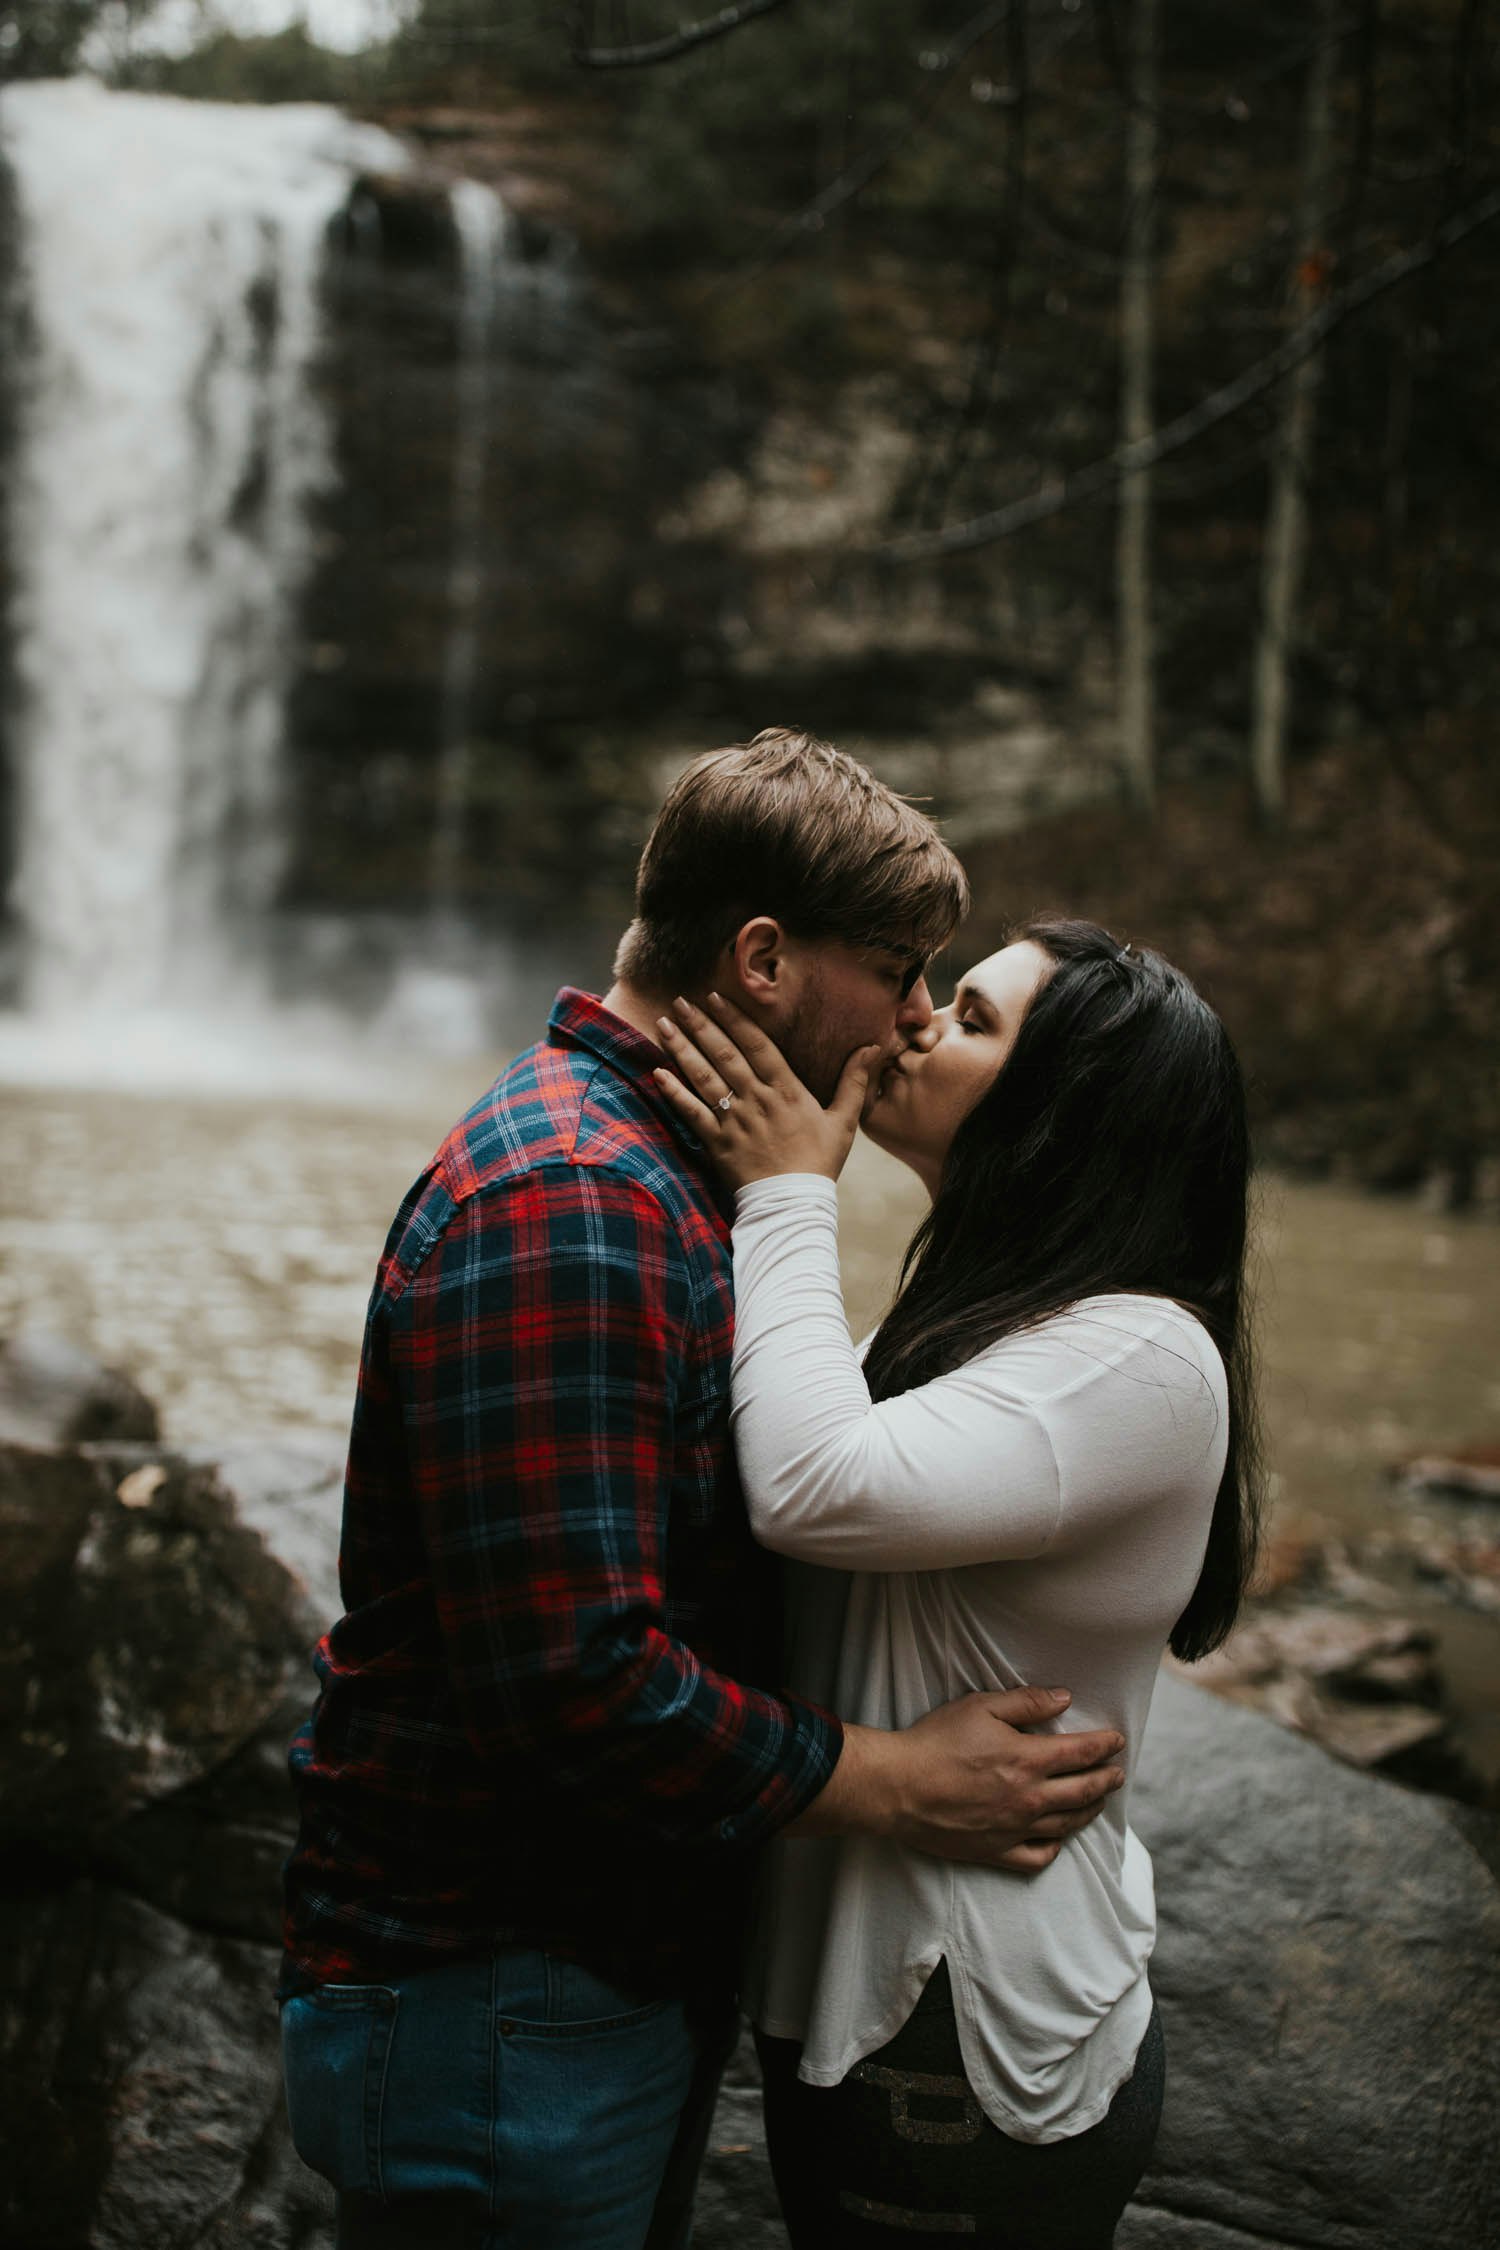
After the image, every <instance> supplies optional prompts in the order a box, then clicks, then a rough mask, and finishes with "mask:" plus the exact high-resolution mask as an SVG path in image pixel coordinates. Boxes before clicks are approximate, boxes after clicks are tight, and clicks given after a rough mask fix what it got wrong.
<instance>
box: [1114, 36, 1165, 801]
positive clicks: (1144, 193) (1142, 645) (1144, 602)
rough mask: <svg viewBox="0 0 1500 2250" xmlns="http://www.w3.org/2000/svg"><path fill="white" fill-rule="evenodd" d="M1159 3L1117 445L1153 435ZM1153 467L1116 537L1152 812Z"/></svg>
mask: <svg viewBox="0 0 1500 2250" xmlns="http://www.w3.org/2000/svg"><path fill="white" fill-rule="evenodd" d="M1160 46H1161V39H1160V0H1134V5H1133V7H1132V9H1131V14H1130V32H1129V56H1128V73H1129V77H1128V100H1129V114H1128V117H1127V120H1126V127H1125V257H1124V263H1123V266H1122V268H1121V275H1120V442H1121V445H1122V446H1125V447H1130V446H1138V445H1141V444H1142V443H1143V442H1144V441H1145V440H1146V439H1147V438H1149V437H1150V435H1151V427H1152V424H1151V377H1152V362H1153V355H1154V350H1155V328H1154V321H1153V312H1152V283H1153V261H1152V244H1153V238H1154V234H1155V215H1156V214H1155V206H1156V154H1157V135H1158V118H1159V113H1160V93H1161V83H1160V79H1161V73H1160ZM1152 474H1153V471H1152V468H1151V466H1150V464H1149V463H1147V464H1145V465H1143V466H1141V467H1139V468H1132V469H1128V470H1127V471H1126V472H1125V474H1124V476H1122V478H1121V479H1120V502H1119V515H1118V522H1117V528H1116V540H1115V589H1116V618H1117V632H1118V651H1117V657H1116V667H1117V678H1118V693H1119V714H1120V759H1121V765H1122V768H1123V771H1124V775H1125V787H1126V791H1127V793H1128V794H1129V796H1130V798H1131V801H1132V802H1133V803H1134V804H1136V805H1138V806H1139V807H1140V808H1141V809H1142V810H1143V811H1149V809H1150V807H1151V805H1152V804H1153V802H1154V800H1155V796H1156V714H1155V694H1154V676H1153V674H1154V667H1153V661H1152V659H1153V648H1152V633H1151V479H1152Z"/></svg>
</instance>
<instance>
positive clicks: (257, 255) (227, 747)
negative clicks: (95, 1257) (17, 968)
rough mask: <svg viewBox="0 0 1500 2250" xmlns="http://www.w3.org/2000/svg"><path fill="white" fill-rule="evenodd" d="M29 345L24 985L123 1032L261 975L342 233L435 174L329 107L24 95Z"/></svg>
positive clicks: (20, 471) (23, 398)
mask: <svg viewBox="0 0 1500 2250" xmlns="http://www.w3.org/2000/svg"><path fill="white" fill-rule="evenodd" d="M0 151H3V154H4V157H5V159H6V160H7V162H8V164H9V166H10V168H11V171H12V173H13V175H14V181H15V197H16V204H17V209H18V216H19V222H20V236H21V243H20V251H21V260H22V276H21V286H22V295H23V298H24V303H25V308H26V348H25V352H24V356H23V364H22V371H21V377H20V383H19V391H20V396H19V404H18V421H17V430H16V443H15V452H14V458H13V462H12V465H11V489H10V505H9V511H8V513H9V536H10V541H11V547H12V568H11V579H12V584H13V586H14V589H15V591H14V594H13V600H12V613H11V616H10V620H9V626H10V632H11V636H12V642H13V647H14V651H15V659H14V662H15V679H16V687H17V691H18V693H17V702H18V719H19V724H18V729H17V737H16V739H17V750H16V755H15V764H14V768H13V780H14V785H15V787H16V790H17V832H18V844H19V850H18V862H17V879H16V892H15V907H16V910H17V915H18V919H19V923H20V928H21V941H22V947H23V954H22V961H23V985H22V998H23V1003H24V1005H25V1007H26V1009H27V1010H28V1011H29V1012H30V1013H31V1014H32V1015H37V1014H45V1016H46V1017H47V1019H48V1020H49V1021H51V1022H56V1021H57V1020H59V1019H60V1018H65V1017H78V1016H86V1017H88V1018H91V1019H94V1020H96V1021H100V1022H104V1023H118V1022H119V1021H120V1020H121V1018H122V1017H123V1016H124V1015H126V1014H128V1012H130V1011H134V1010H147V1009H152V1008H156V1007H159V1006H161V1005H163V1004H181V1005H187V1006H192V1005H194V1004H196V1005H197V1006H199V1007H205V1006H211V1007H217V1006H219V1005H220V1004H221V1003H222V1002H223V1000H224V998H225V996H226V994H233V993H235V992H237V991H239V990H241V989H242V986H243V969H244V965H245V961H246V956H247V943H246V939H247V932H249V931H251V930H253V928H254V926H255V923H256V921H257V918H258V917H259V916H260V915H261V914H262V913H263V912H264V910H265V908H266V907H267V905H268V904H269V902H270V900H271V898H272V895H273V893H274V889H275V885H276V880H277V875H278V870H279V864H280V828H281V823H280V819H279V796H280V781H281V775H280V752H281V736H282V723H283V709H284V703H285V697H286V693H287V689H288V686H289V682H290V678H291V674H292V669H293V664H294V660H295V655H296V650H295V619H296V604H297V597H298V593H299V590H300V588H301V586H302V584H303V583H304V580H305V577H306V573H307V568H308V564H309V559H310V549H311V536H310V529H309V520H308V512H309V505H310V503H311V502H312V500H313V499H314V498H315V496H316V495H317V493H318V492H319V491H320V490H321V489H322V488H323V487H324V486H325V484H326V483H327V480H328V478H329V476H330V474H331V457H332V456H331V436H330V431H329V428H328V424H327V418H326V414H325V411H324V408H323V406H322V404H321V403H320V401H319V399H318V397H317V395H316V390H315V386H314V382H313V375H314V370H315V366H316V361H317V355H318V350H319V345H320V336H321V316H320V310H319V281H320V274H321V267H322V259H323V253H324V244H325V238H326V235H327V231H328V228H329V225H330V222H331V221H332V220H333V218H334V217H335V215H336V214H337V213H338V212H339V211H340V210H341V209H342V208H343V207H344V206H345V204H346V203H347V200H348V198H349V194H350V189H351V184H352V182H353V180H354V177H355V175H356V174H357V173H358V172H359V171H361V170H370V171H381V172H391V171H394V170H397V169H399V168H401V167H402V166H403V165H404V163H405V157H404V152H403V151H402V150H401V148H400V146H399V144H398V143H396V142H395V141H393V140H392V139H390V138H389V136H387V135H386V134H384V133H382V132H379V131H377V130H376V129H374V128H372V127H367V126H356V125H354V124H352V123H350V122H349V121H347V120H346V119H344V118H342V117H340V116H339V115H338V114H337V113H336V112H334V111H332V110H328V109H323V108H316V107H312V106H303V105H298V106H291V105H288V106H282V107H275V108H256V107H251V106H249V105H238V104H236V105H229V104H222V103H207V102H203V103H197V102H183V101H176V100H172V99H169V98H164V97H158V96H148V95H138V94H121V93H110V92H106V91H105V90H104V89H103V88H101V87H100V86H98V85H96V84H94V83H93V82H92V81H89V80H66V81H59V82H54V83H46V84H31V85H15V86H12V87H9V88H6V89H4V91H3V92H0Z"/></svg>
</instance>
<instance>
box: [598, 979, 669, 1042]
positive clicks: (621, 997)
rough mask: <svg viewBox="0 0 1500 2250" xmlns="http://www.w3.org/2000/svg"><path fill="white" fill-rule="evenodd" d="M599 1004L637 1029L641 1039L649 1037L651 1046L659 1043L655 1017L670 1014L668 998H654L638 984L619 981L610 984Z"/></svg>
mask: <svg viewBox="0 0 1500 2250" xmlns="http://www.w3.org/2000/svg"><path fill="white" fill-rule="evenodd" d="M601 1005H602V1006H603V1007H606V1008H608V1010H609V1012H610V1014H611V1015H612V1016H618V1017H619V1018H620V1021H621V1022H622V1023H628V1024H629V1026H630V1028H631V1030H632V1031H638V1032H639V1033H640V1035H641V1037H642V1038H643V1039H649V1040H650V1041H651V1044H652V1046H653V1047H659V1046H660V1045H661V1034H660V1033H659V1032H658V1030H657V1028H656V1026H657V1019H658V1017H660V1016H665V1015H670V1014H671V1012H672V1011H671V1002H670V1001H669V1000H666V999H661V998H655V997H653V996H652V994H650V993H649V992H642V991H641V989H640V987H639V986H638V985H634V984H628V983H625V982H623V981H621V982H619V983H616V984H612V985H611V986H610V988H609V990H608V992H606V993H605V995H604V999H603V1001H602V1002H601Z"/></svg>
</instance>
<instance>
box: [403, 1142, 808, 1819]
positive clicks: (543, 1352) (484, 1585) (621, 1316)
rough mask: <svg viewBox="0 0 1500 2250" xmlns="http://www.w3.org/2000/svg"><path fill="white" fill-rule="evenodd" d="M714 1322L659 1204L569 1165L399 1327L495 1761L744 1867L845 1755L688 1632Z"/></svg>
mask: <svg viewBox="0 0 1500 2250" xmlns="http://www.w3.org/2000/svg"><path fill="white" fill-rule="evenodd" d="M692 1303H693V1282H692V1276H691V1273H690V1271H689V1267H688V1261H687V1258H686V1254H685V1252H684V1249H683V1246H682V1243H681V1240H680V1238H679V1236H678V1233H677V1230H676V1228H675V1226H674V1225H673V1223H672V1221H671V1219H670V1218H669V1216H668V1214H667V1213H666V1212H665V1211H664V1209H663V1208H662V1206H661V1205H660V1204H659V1203H658V1202H657V1200H656V1199H655V1198H654V1197H653V1196H652V1195H650V1194H649V1193H648V1192H647V1191H646V1190H645V1189H644V1188H642V1187H640V1186H639V1185H638V1184H636V1183H635V1182H633V1181H630V1180H626V1179H622V1178H619V1177H617V1176H615V1175H613V1174H610V1173H608V1172H605V1171H603V1170H601V1169H595V1168H590V1167H586V1166H566V1167H564V1166H558V1167H555V1168H548V1169H546V1170H539V1171H536V1172H532V1173H528V1174H526V1175H523V1176H522V1177H521V1178H519V1179H518V1180H516V1181H513V1182H510V1183H507V1184H506V1186H505V1187H504V1188H502V1189H499V1190H493V1191H490V1192H488V1193H486V1194H483V1195H479V1196H475V1197H473V1198H471V1199H469V1200H468V1201H467V1202H465V1203H464V1204H463V1205H461V1206H460V1207H459V1209H458V1210H457V1211H456V1212H455V1213H454V1214H453V1217H452V1219H451V1220H450V1222H449V1224H448V1226H447V1227H446V1228H445V1229H444V1231H443V1233H442V1235H441V1237H440V1238H439V1240H438V1241H437V1242H436V1243H435V1244H434V1246H433V1248H432V1250H431V1252H430V1253H429V1255H428V1257H427V1258H426V1259H425V1260H424V1261H423V1264H422V1265H421V1267H420V1269H419V1270H418V1271H417V1272H416V1273H415V1274H414V1275H413V1276H412V1277H411V1279H410V1281H409V1283H408V1285H407V1287H406V1288H405V1290H404V1291H403V1292H402V1294H401V1295H400V1297H399V1298H398V1299H396V1300H395V1302H394V1303H393V1304H392V1305H391V1307H390V1311H389V1318H390V1321H391V1333H390V1336H389V1339H388V1342H389V1353H390V1365H391V1371H392V1379H393V1382H394V1384H395V1386H396V1389H397V1391H398V1394H399V1396H400V1400H401V1413H402V1422H403V1426H404V1431H405V1438H406V1447H407V1454H408V1478H409V1482H410V1486H411V1488H412V1489H413V1491H414V1492H415V1494H416V1501H417V1506H418V1509H419V1513H420V1517H421V1526H422V1537H423V1544H424V1548H425V1553H426V1556H427V1558H428V1561H429V1564H430V1568H431V1574H432V1583H433V1588H434V1593H435V1598H436V1604H437V1613H438V1619H439V1626H440V1630H441V1633H442V1637H443V1642H444V1652H445V1657H446V1662H447V1668H448V1671H449V1674H450V1676H451V1678H452V1680H453V1683H454V1687H455V1691H456V1693H457V1695H458V1698H459V1702H460V1706H461V1708H462V1711H463V1714H464V1720H465V1725H466V1729H467V1731H468V1733H469V1736H470V1739H471V1741H472V1743H473V1745H474V1747H475V1749H476V1750H477V1751H478V1752H479V1754H480V1755H481V1756H483V1757H485V1758H487V1759H490V1760H494V1761H496V1762H501V1761H505V1762H509V1763H510V1764H512V1765H513V1764H514V1762H515V1761H516V1760H517V1759H518V1758H519V1759H521V1760H524V1761H527V1762H529V1764H530V1766H531V1768H532V1770H533V1772H534V1774H535V1778H536V1784H537V1786H538V1788H539V1789H540V1790H542V1791H544V1792H545V1793H546V1794H547V1795H548V1796H549V1797H550V1798H551V1799H552V1801H554V1802H556V1801H557V1799H558V1798H559V1797H567V1796H569V1795H572V1796H576V1797H578V1798H579V1799H581V1800H582V1801H584V1802H585V1803H586V1805H587V1808H588V1810H589V1811H590V1813H591V1814H592V1815H593V1816H595V1817H602V1818H604V1819H606V1820H610V1819H613V1820H615V1821H618V1822H619V1823H621V1824H622V1825H624V1826H626V1827H633V1828H636V1829H638V1830H643V1831H645V1832H646V1833H648V1834H650V1835H651V1836H653V1837H655V1838H656V1839H658V1840H668V1841H675V1842H679V1843H692V1844H706V1845H711V1846H719V1847H727V1848H730V1849H733V1850H736V1851H738V1850H741V1849H743V1848H745V1847H746V1846H749V1845H753V1844H754V1843H756V1842H758V1841H759V1840H761V1838H763V1837H764V1836H765V1835H767V1834H769V1833H771V1832H772V1831H773V1830H775V1829H776V1828H778V1827H780V1826H781V1825H783V1824H784V1823H785V1822H786V1821H789V1820H791V1819H792V1818H794V1817H795V1815H796V1814H797V1813H798V1812H800V1811H801V1810H802V1809H803V1808H804V1806H806V1805H807V1804H809V1803H810V1802H811V1801H812V1799H813V1798H814V1797H816V1796H817V1795H818V1793H819V1791H820V1790H821V1789H822V1788H823V1786H824V1783H825V1782H826V1781H827V1779H828V1776H829V1775H830V1773H831V1772H832V1770H833V1767H834V1764H835V1762H836V1760H837V1758H838V1754H839V1750H840V1747H841V1741H842V1737H841V1733H840V1730H839V1726H838V1722H837V1721H836V1720H834V1719H831V1718H830V1717H828V1716H827V1715H826V1714H825V1713H822V1712H820V1711H818V1710H816V1709H815V1708H814V1707H813V1706H811V1705H809V1704H804V1703H801V1702H798V1701H797V1700H795V1699H792V1698H783V1697H778V1696H773V1695H770V1694H766V1693H763V1692H761V1691H759V1690H756V1689H753V1688H750V1687H746V1686H744V1685H741V1684H740V1683H738V1682H737V1681H734V1680H731V1679H728V1678H726V1677H725V1676H724V1675H723V1674H721V1673H719V1672H716V1671H714V1670H713V1669H712V1668H710V1667H709V1666H708V1665H706V1664H704V1663H703V1662H702V1661H700V1659H699V1658H698V1657H697V1656H696V1655H695V1654H694V1652H693V1650H692V1649H691V1648H690V1647H689V1646H688V1645H687V1644H686V1643H685V1642H684V1641H683V1640H681V1639H680V1638H678V1637H676V1636H675V1635H674V1634H673V1633H672V1632H671V1631H670V1630H669V1629H668V1624H667V1616H666V1606H667V1605H666V1591H665V1557H664V1542H665V1540H666V1538H667V1535H668V1513H669V1504H670V1500H671V1494H672V1483H673V1464H674V1440H675V1437H676V1429H677V1419H678V1414H679V1410H680V1400H681V1397H682V1393H683V1384H684V1378H685V1375H687V1374H688V1373H689V1372H690V1371H689V1370H688V1368H687V1365H686V1358H685V1355H686V1352H687V1347H688V1341H689V1334H690V1321H691V1311H692Z"/></svg>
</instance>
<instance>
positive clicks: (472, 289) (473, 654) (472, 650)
mask: <svg viewBox="0 0 1500 2250" xmlns="http://www.w3.org/2000/svg"><path fill="white" fill-rule="evenodd" d="M450 202H451V208H452V211H453V227H454V233H455V234H456V236H457V238H458V248H459V263H460V294H459V332H458V373H457V381H456V383H455V387H454V432H453V501H452V526H453V530H452V542H453V543H452V549H451V560H450V567H449V577H448V634H447V642H446V646H445V648H444V651H443V703H442V735H441V739H440V745H439V754H438V774H437V792H436V817H435V820H434V823H433V840H432V872H431V898H432V910H433V919H434V922H435V924H436V925H437V927H438V929H439V930H440V931H441V930H443V929H444V928H445V927H446V926H447V925H450V924H451V923H452V921H453V919H454V907H455V897H454V894H455V889H456V885H457V881H458V874H459V868H460V865H461V861H462V856H463V829H464V813H465V809H466V807H467V803H468V795H469V765H470V758H469V734H470V729H471V727H472V725H473V717H474V685H475V680H476V678H477V676H478V668H479V628H480V605H481V599H482V596H483V593H484V563H483V536H482V535H483V530H484V457H485V451H486V447H487V444H488V441H489V433H490V381H491V341H492V331H493V328H494V321H495V293H496V271H497V266H498V262H499V258H500V253H501V249H502V246H503V244H504V240H505V209H504V206H503V205H502V203H501V201H500V198H499V197H498V196H497V195H496V194H495V193H494V191H493V189H491V188H487V187H482V186H481V185H480V184H479V182H478V181H476V180H460V181H458V182H457V184H456V185H455V186H454V188H453V191H452V195H451V198H450Z"/></svg>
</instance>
